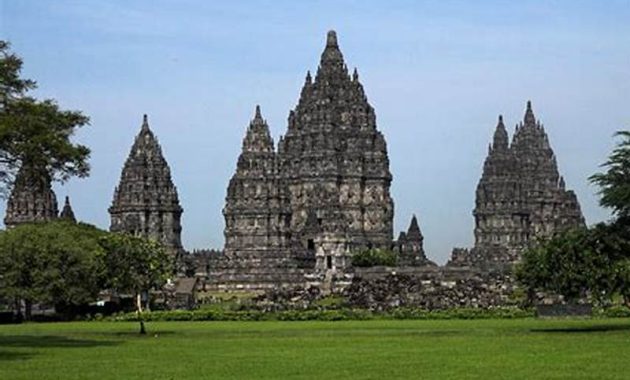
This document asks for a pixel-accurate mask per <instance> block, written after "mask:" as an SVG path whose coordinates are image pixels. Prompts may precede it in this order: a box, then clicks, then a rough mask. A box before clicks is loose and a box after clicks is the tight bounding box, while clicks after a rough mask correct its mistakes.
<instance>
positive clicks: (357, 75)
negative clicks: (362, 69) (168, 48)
mask: <svg viewBox="0 0 630 380" xmlns="http://www.w3.org/2000/svg"><path fill="white" fill-rule="evenodd" d="M352 80H353V81H355V82H356V81H358V80H359V70H357V68H356V67H355V68H354V72H353V73H352Z"/></svg>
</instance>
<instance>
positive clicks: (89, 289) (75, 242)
mask: <svg viewBox="0 0 630 380" xmlns="http://www.w3.org/2000/svg"><path fill="white" fill-rule="evenodd" d="M103 234H105V232H104V231H101V230H99V229H97V228H96V227H93V226H91V225H87V224H75V223H71V222H65V221H54V222H46V223H34V224H23V225H20V226H17V227H15V228H12V229H10V230H7V231H1V232H0V294H1V295H2V296H4V297H6V298H8V299H12V300H14V302H15V308H16V310H17V312H18V314H20V313H21V304H22V302H23V303H24V305H25V317H26V319H27V320H28V319H30V317H31V305H32V304H33V303H52V304H54V305H56V306H58V307H63V306H73V305H82V304H85V303H88V302H91V301H93V300H94V299H95V298H96V296H97V294H98V292H99V282H98V278H99V276H98V274H99V273H100V272H101V268H102V264H101V263H102V260H101V257H102V256H103V254H104V250H103V248H102V247H101V246H100V245H99V241H100V237H101V236H102V235H103Z"/></svg>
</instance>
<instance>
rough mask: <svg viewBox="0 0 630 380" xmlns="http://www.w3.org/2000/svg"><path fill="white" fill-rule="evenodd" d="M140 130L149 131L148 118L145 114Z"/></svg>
mask: <svg viewBox="0 0 630 380" xmlns="http://www.w3.org/2000/svg"><path fill="white" fill-rule="evenodd" d="M140 129H141V130H143V131H149V130H150V129H149V117H148V116H147V114H146V113H145V114H144V115H142V127H140Z"/></svg>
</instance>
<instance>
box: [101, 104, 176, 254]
mask: <svg viewBox="0 0 630 380" xmlns="http://www.w3.org/2000/svg"><path fill="white" fill-rule="evenodd" d="M182 212H183V210H182V208H181V206H180V205H179V198H178V196H177V188H176V187H175V185H174V184H173V181H172V179H171V171H170V168H169V166H168V163H167V162H166V159H165V158H164V156H163V154H162V148H161V147H160V144H159V142H158V140H157V138H156V137H155V135H154V134H153V132H152V131H151V129H150V128H149V123H148V121H147V116H146V115H144V119H143V123H142V127H141V129H140V132H139V133H138V135H137V136H136V139H135V142H134V144H133V146H132V147H131V152H130V153H129V156H128V158H127V160H126V161H125V165H124V167H123V170H122V173H121V175H120V182H119V184H118V186H117V187H116V189H115V191H114V199H113V202H112V205H111V207H110V208H109V214H110V216H111V225H110V230H111V231H123V232H127V233H130V234H134V235H139V236H144V237H147V238H151V239H155V240H156V241H158V242H160V243H162V244H163V245H164V246H165V247H166V248H167V249H168V250H169V252H171V254H172V255H174V256H178V255H179V254H180V253H181V252H182V243H181V230H182V228H181V223H180V218H181V214H182Z"/></svg>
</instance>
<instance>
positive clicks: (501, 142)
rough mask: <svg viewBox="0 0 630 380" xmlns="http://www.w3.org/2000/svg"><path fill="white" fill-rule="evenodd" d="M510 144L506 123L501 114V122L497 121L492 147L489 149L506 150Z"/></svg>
mask: <svg viewBox="0 0 630 380" xmlns="http://www.w3.org/2000/svg"><path fill="white" fill-rule="evenodd" d="M508 146H509V142H508V133H507V130H506V129H505V125H504V124H503V115H499V122H498V123H497V128H496V129H495V131H494V136H493V139H492V149H489V151H492V150H495V149H498V150H501V151H504V150H506V149H507V148H508Z"/></svg>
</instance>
